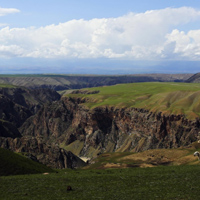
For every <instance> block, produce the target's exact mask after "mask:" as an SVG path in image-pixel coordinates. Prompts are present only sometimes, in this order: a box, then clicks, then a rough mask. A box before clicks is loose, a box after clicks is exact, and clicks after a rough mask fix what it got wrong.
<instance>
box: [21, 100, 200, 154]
mask: <svg viewBox="0 0 200 200" xmlns="http://www.w3.org/2000/svg"><path fill="white" fill-rule="evenodd" d="M80 103H81V100H80V99H72V98H62V99H61V100H60V101H57V102H53V103H52V104H51V105H46V106H44V107H43V108H42V109H41V110H40V111H39V112H38V113H37V114H36V115H34V116H33V117H31V118H29V119H28V120H27V121H26V122H25V123H24V124H23V126H21V127H20V132H21V134H22V135H24V136H29V135H31V136H33V137H39V136H40V137H42V138H43V140H44V141H46V142H47V143H49V142H50V141H56V142H57V143H58V144H61V143H62V144H63V143H64V144H65V146H66V148H68V147H69V146H73V144H75V143H76V144H77V141H78V142H79V145H82V148H81V149H80V151H79V155H82V156H90V157H92V156H95V155H97V154H98V153H103V152H108V151H109V152H114V151H143V150H147V149H154V148H177V147H180V146H187V145H189V144H191V143H192V142H194V141H196V140H197V137H198V133H199V131H200V121H199V119H196V120H195V121H190V120H188V119H186V118H185V117H184V116H183V115H169V116H166V115H162V113H152V112H149V111H148V110H145V109H136V108H127V109H119V108H114V107H98V108H95V109H93V110H89V109H87V108H85V107H84V106H82V105H81V104H80Z"/></svg>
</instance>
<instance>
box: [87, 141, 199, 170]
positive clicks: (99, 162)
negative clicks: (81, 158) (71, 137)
mask: <svg viewBox="0 0 200 200" xmlns="http://www.w3.org/2000/svg"><path fill="white" fill-rule="evenodd" d="M199 147H200V144H198V143H197V142H196V143H194V144H193V147H190V148H179V149H151V150H147V151H144V152H139V153H132V152H115V153H104V154H102V155H100V156H98V157H97V158H96V159H94V160H93V161H92V163H93V164H91V165H88V166H86V167H85V168H86V169H107V168H127V167H141V168H144V167H158V166H175V165H197V164H199V161H198V158H197V157H194V156H193V153H194V152H195V151H197V150H200V148H199Z"/></svg>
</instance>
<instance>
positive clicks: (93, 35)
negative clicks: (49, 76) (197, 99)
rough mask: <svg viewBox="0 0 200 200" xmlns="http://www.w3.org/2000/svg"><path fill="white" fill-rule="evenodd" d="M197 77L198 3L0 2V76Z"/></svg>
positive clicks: (128, 0) (199, 44)
mask: <svg viewBox="0 0 200 200" xmlns="http://www.w3.org/2000/svg"><path fill="white" fill-rule="evenodd" d="M198 66H199V67H198ZM199 71H200V2H199V0H190V1H188V0H187V1H186V0H173V1H172V0H167V1H165V0H164V1H160V0H140V1H133V0H132V1H131V0H118V1H116V0H115V1H114V0H101V1H93V0H84V1H83V0H82V1H81V0H78V1H76V0H75V1H67V0H57V1H55V0H48V1H47V0H42V1H38V2H37V3H36V1H33V0H2V1H1V2H0V73H101V74H123V73H126V74H127V73H152V72H159V73H181V72H184V73H188V72H189V73H196V72H199Z"/></svg>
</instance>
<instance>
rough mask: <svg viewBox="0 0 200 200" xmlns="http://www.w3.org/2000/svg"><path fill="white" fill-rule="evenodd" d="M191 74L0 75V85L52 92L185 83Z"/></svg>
mask: <svg viewBox="0 0 200 200" xmlns="http://www.w3.org/2000/svg"><path fill="white" fill-rule="evenodd" d="M191 76H193V74H134V75H112V76H110V75H109V76H106V75H104V76H103V75H56V74H55V75H46V74H42V75H1V76H0V84H8V85H10V84H11V85H15V86H20V87H26V88H32V89H35V88H50V89H53V90H57V91H58V90H68V89H80V88H87V87H97V86H105V85H115V84H120V83H134V82H185V81H187V80H188V79H189V78H190V77H191Z"/></svg>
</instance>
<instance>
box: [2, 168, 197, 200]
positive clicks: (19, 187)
mask: <svg viewBox="0 0 200 200" xmlns="http://www.w3.org/2000/svg"><path fill="white" fill-rule="evenodd" d="M199 176H200V166H199V165H194V166H173V167H157V168H128V169H107V170H74V171H72V170H65V171H60V172H59V173H57V174H49V175H21V176H9V177H0V186H1V187H0V199H2V200H10V199H15V200H23V199H32V200H40V199H41V200H44V199H51V200H54V199H66V200H71V199H75V200H88V199H90V200H93V199H101V200H104V199H105V200H108V199H109V200H118V199H121V200H130V199H132V200H134V199H135V200H144V199H147V200H155V199H159V200H169V199H177V200H190V199H191V200H196V199H199V195H200V192H199V185H200V179H199V178H198V177H199ZM68 185H70V186H71V187H72V189H73V190H72V191H67V186H68Z"/></svg>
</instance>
